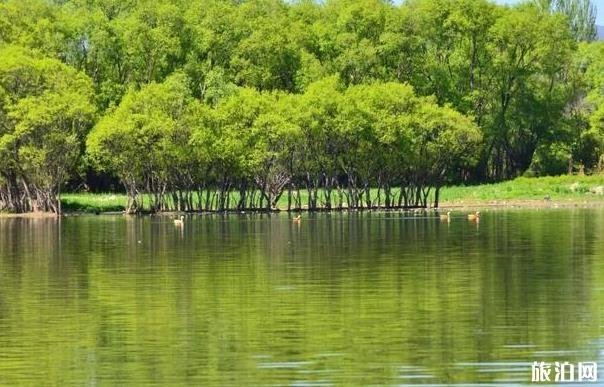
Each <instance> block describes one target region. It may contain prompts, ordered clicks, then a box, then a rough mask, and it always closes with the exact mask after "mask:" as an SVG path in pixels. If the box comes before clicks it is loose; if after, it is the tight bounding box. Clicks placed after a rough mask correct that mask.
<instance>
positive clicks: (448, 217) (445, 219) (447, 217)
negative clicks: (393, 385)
mask: <svg viewBox="0 0 604 387" xmlns="http://www.w3.org/2000/svg"><path fill="white" fill-rule="evenodd" d="M440 220H442V221H443V222H450V221H451V211H447V214H446V215H442V214H441V215H440Z"/></svg>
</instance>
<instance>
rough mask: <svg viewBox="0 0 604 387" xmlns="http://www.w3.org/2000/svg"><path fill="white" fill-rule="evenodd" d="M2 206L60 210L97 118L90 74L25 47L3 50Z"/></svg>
mask: <svg viewBox="0 0 604 387" xmlns="http://www.w3.org/2000/svg"><path fill="white" fill-rule="evenodd" d="M0 96H1V98H0V176H2V178H1V182H0V205H1V206H2V207H4V208H6V209H8V210H10V211H15V212H26V211H34V212H36V211H50V212H53V213H57V214H58V213H60V212H61V206H60V201H59V195H60V192H61V187H62V185H63V184H64V183H65V181H66V180H67V179H69V177H70V176H71V174H72V173H73V172H74V171H75V169H76V167H77V164H78V162H79V161H80V156H81V154H82V144H83V140H84V137H85V135H86V132H87V128H88V126H89V125H90V124H91V122H92V121H93V119H94V114H95V108H94V105H93V103H92V99H93V90H92V84H91V82H90V80H89V79H88V77H86V76H85V75H84V74H82V73H79V72H77V71H76V70H74V69H73V68H71V67H68V66H66V65H64V64H63V63H61V62H59V61H58V60H55V59H48V58H44V57H41V56H39V55H36V54H35V53H33V52H31V51H29V50H26V49H23V48H20V47H13V46H7V47H4V48H2V49H1V50H0Z"/></svg>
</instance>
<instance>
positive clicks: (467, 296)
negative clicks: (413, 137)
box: [0, 210, 604, 385]
mask: <svg viewBox="0 0 604 387" xmlns="http://www.w3.org/2000/svg"><path fill="white" fill-rule="evenodd" d="M453 215H454V221H453V222H452V223H451V224H450V225H448V224H444V223H440V222H439V221H437V220H434V219H402V218H401V217H400V215H399V214H383V213H372V214H369V213H366V214H350V215H348V214H334V215H317V216H309V217H307V218H305V220H304V221H303V223H301V224H300V225H295V224H292V223H291V221H289V219H288V218H287V217H286V216H275V215H272V216H266V215H254V216H228V217H222V216H211V217H206V218H194V217H191V218H189V219H187V223H186V224H187V226H186V227H185V228H184V230H182V231H181V230H178V229H175V228H174V226H173V225H172V222H171V220H170V219H169V218H165V217H144V218H130V217H77V218H67V219H63V220H61V221H57V220H48V219H38V220H32V219H28V220H23V219H0V229H1V230H2V232H1V233H0V242H1V243H0V277H1V279H2V281H1V282H0V327H1V328H2V329H0V345H1V346H2V348H3V351H4V352H3V353H4V355H3V357H2V358H1V359H0V371H1V372H0V382H1V383H2V384H9V385H14V384H19V383H23V382H28V383H29V384H40V383H48V382H51V383H60V384H72V383H73V384H82V383H108V384H115V383H133V384H141V383H147V382H156V383H184V382H189V383H203V384H210V383H212V384H239V385H241V384H258V383H286V384H289V383H294V382H295V381H301V380H303V381H308V382H318V381H329V382H333V383H336V384H347V385H360V384H369V383H392V382H397V383H403V382H405V381H406V380H408V379H405V377H409V376H413V375H424V377H425V375H431V376H432V377H433V378H432V379H428V378H427V377H425V379H421V378H420V379H417V380H418V381H429V382H445V383H453V382H469V381H474V382H479V381H483V382H492V381H495V380H504V381H505V380H507V381H511V380H514V378H516V379H518V378H519V379H521V380H523V381H526V380H529V378H530V368H529V367H528V362H530V361H533V360H543V359H544V360H560V359H558V357H557V356H563V357H564V360H569V361H579V360H597V353H598V350H601V348H598V345H601V344H598V341H597V340H598V339H599V322H600V321H602V318H604V315H602V311H603V310H604V309H603V305H602V297H601V294H600V293H601V291H600V289H601V288H602V287H603V285H602V283H601V281H602V278H604V265H603V264H602V262H601V260H600V259H598V257H601V255H602V251H603V248H604V243H603V242H604V241H603V239H602V235H604V212H603V211H601V210H594V211H584V210H563V211H553V210H550V211H507V212H490V213H488V214H486V215H485V216H484V219H483V221H482V222H481V223H480V224H479V225H478V226H477V225H476V224H469V223H468V222H467V221H466V220H465V219H464V218H462V217H461V216H460V214H455V213H454V214H453ZM138 241H140V242H141V243H138ZM84 251H87V252H88V253H85V254H83V253H82V252H84ZM552 351H553V352H552ZM556 354H558V355H556ZM560 354H561V355H560ZM554 358H555V359H554ZM514 364H516V365H515V366H514ZM413 367H417V368H413ZM485 369H491V370H492V371H491V372H485V371H484V370H485ZM510 369H511V370H510Z"/></svg>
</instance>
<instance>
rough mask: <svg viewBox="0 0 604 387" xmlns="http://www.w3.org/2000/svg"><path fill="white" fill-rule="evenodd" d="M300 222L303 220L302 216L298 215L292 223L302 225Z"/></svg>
mask: <svg viewBox="0 0 604 387" xmlns="http://www.w3.org/2000/svg"><path fill="white" fill-rule="evenodd" d="M300 220H302V215H298V216H296V217H295V218H293V219H292V222H295V223H300Z"/></svg>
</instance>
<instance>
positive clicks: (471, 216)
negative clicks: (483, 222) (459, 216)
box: [468, 211, 480, 220]
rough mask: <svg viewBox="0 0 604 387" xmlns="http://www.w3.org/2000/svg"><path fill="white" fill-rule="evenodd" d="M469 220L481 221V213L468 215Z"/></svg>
mask: <svg viewBox="0 0 604 387" xmlns="http://www.w3.org/2000/svg"><path fill="white" fill-rule="evenodd" d="M468 220H480V211H476V212H475V213H473V214H468Z"/></svg>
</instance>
